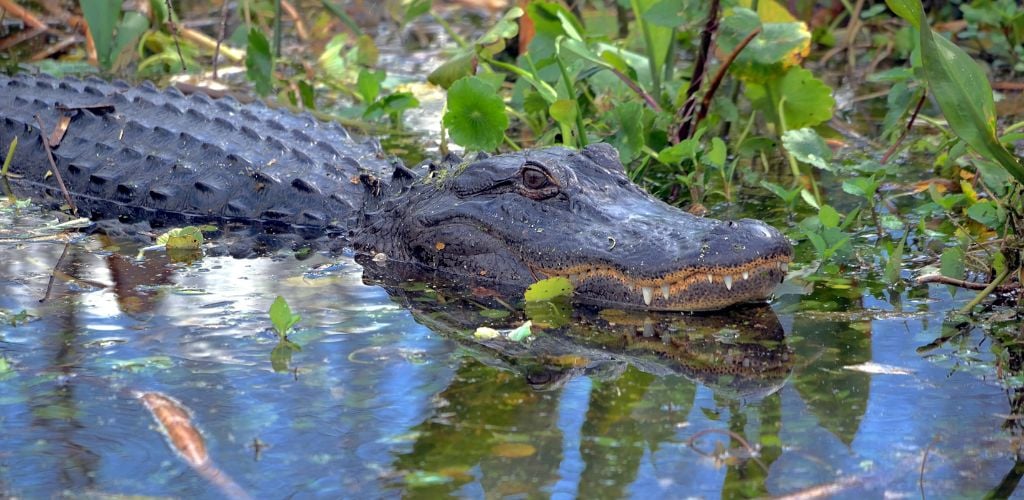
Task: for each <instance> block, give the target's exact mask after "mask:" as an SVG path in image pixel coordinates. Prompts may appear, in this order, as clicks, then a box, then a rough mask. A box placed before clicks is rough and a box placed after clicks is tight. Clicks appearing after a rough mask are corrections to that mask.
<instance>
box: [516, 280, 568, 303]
mask: <svg viewBox="0 0 1024 500" xmlns="http://www.w3.org/2000/svg"><path fill="white" fill-rule="evenodd" d="M563 295H572V282H570V281H569V279H568V278H562V277H554V278H548V279H544V280H540V281H538V282H536V283H534V284H532V285H530V287H529V288H527V289H526V294H525V295H524V297H525V298H526V301H527V302H536V301H541V300H551V299H553V298H555V297H561V296H563Z"/></svg>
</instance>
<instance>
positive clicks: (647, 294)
mask: <svg viewBox="0 0 1024 500" xmlns="http://www.w3.org/2000/svg"><path fill="white" fill-rule="evenodd" d="M641 290H642V291H643V292H644V304H647V305H651V300H653V299H654V289H653V288H651V287H649V286H645V287H643V288H641Z"/></svg>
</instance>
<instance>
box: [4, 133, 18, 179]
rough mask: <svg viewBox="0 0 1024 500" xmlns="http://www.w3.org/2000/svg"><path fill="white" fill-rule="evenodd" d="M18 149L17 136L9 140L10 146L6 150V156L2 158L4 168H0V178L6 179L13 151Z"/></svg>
mask: <svg viewBox="0 0 1024 500" xmlns="http://www.w3.org/2000/svg"><path fill="white" fill-rule="evenodd" d="M17 147H18V136H14V139H11V145H10V147H8V148H7V156H5V157H4V166H3V167H2V168H0V177H7V170H8V169H10V167H11V160H13V159H14V149H15V148H17Z"/></svg>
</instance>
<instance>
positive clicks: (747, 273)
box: [743, 271, 750, 280]
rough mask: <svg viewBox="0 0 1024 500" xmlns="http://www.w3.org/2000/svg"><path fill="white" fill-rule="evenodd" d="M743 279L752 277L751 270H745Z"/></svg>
mask: <svg viewBox="0 0 1024 500" xmlns="http://www.w3.org/2000/svg"><path fill="white" fill-rule="evenodd" d="M743 279H744V280H748V279H750V273H749V272H747V271H743Z"/></svg>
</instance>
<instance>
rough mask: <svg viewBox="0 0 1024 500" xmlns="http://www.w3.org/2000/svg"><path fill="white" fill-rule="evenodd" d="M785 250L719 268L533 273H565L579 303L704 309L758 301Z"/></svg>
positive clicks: (778, 273) (541, 273)
mask: <svg viewBox="0 0 1024 500" xmlns="http://www.w3.org/2000/svg"><path fill="white" fill-rule="evenodd" d="M791 260H792V257H791V256H790V255H787V254H780V255H775V256H765V257H760V258H757V259H755V260H752V261H749V262H746V263H742V264H737V265H731V266H719V267H682V268H679V269H677V270H674V271H670V272H667V273H664V274H662V275H660V276H658V277H635V276H631V275H630V274H628V273H626V272H623V271H621V270H619V269H616V268H614V267H610V266H606V265H585V264H584V265H575V266H570V267H565V268H559V269H544V268H541V269H535V273H536V274H538V277H565V278H568V279H569V280H570V281H571V282H572V283H573V288H574V298H575V299H576V300H578V301H581V302H590V303H595V304H603V305H611V306H615V307H624V308H628V309H647V310H653V311H709V310H715V309H723V308H726V307H729V306H732V305H735V304H740V303H746V302H757V301H764V300H766V299H768V298H769V297H770V296H771V293H772V292H773V291H774V290H775V287H777V286H778V284H779V283H781V282H782V280H783V279H785V277H786V273H787V271H788V269H789V263H790V261H791Z"/></svg>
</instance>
